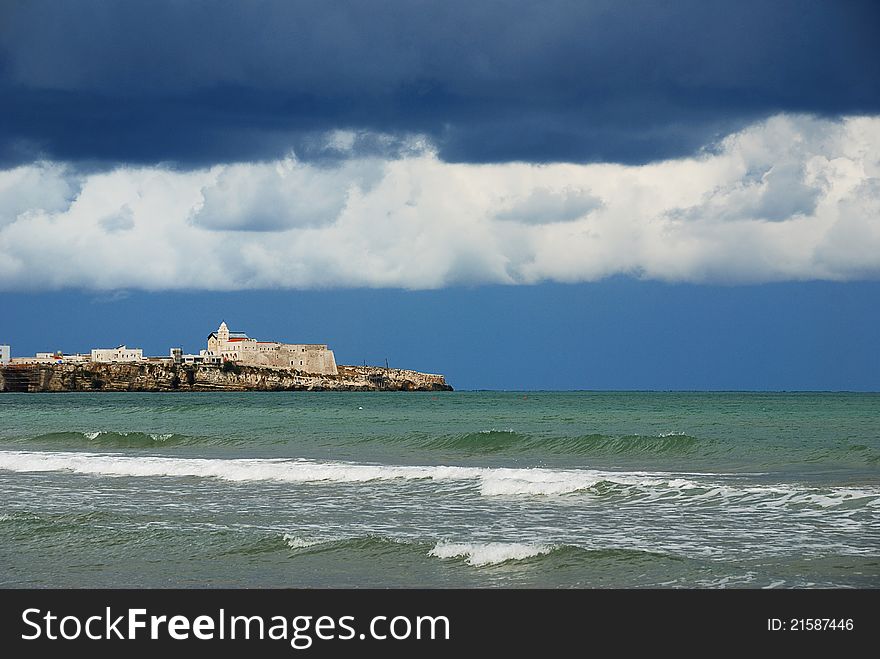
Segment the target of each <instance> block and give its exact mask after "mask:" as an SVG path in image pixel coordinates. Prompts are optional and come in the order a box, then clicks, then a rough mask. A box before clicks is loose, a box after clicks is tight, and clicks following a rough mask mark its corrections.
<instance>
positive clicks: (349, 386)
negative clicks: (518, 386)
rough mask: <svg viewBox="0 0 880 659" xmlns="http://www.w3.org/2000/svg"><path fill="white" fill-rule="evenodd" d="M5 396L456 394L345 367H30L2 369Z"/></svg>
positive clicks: (406, 376) (429, 382)
mask: <svg viewBox="0 0 880 659" xmlns="http://www.w3.org/2000/svg"><path fill="white" fill-rule="evenodd" d="M0 391H31V392H40V391H452V387H450V386H449V385H448V384H446V379H445V378H444V377H443V376H442V375H431V374H428V373H419V372H417V371H407V370H401V369H394V368H391V369H386V368H379V367H375V366H339V374H338V375H313V374H309V373H303V372H300V371H295V370H285V369H276V368H261V367H256V366H239V365H235V364H227V365H224V366H222V367H220V366H204V365H195V366H192V365H180V364H173V363H172V362H170V361H169V360H163V361H161V362H159V361H149V362H139V363H132V364H98V363H87V364H27V365H15V366H5V367H0Z"/></svg>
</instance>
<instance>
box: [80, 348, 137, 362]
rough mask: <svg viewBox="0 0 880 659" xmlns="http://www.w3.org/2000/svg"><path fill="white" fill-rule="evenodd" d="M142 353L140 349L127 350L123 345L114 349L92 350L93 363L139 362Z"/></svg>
mask: <svg viewBox="0 0 880 659" xmlns="http://www.w3.org/2000/svg"><path fill="white" fill-rule="evenodd" d="M143 360H144V351H143V350H142V349H141V348H128V347H126V346H125V345H121V346H116V347H115V348H92V361H93V362H104V363H109V362H141V361H143Z"/></svg>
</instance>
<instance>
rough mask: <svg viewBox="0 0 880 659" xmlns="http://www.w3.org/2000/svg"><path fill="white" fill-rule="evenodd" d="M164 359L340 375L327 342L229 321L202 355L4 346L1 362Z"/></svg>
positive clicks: (213, 335)
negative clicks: (265, 335) (270, 337)
mask: <svg viewBox="0 0 880 659" xmlns="http://www.w3.org/2000/svg"><path fill="white" fill-rule="evenodd" d="M143 361H162V362H171V363H177V364H205V365H214V366H222V365H223V364H224V363H226V362H232V363H235V364H241V365H244V366H263V367H267V368H283V369H291V370H296V371H302V372H305V373H315V374H320V375H337V373H338V371H337V368H336V358H335V356H334V355H333V351H332V350H330V349H329V348H328V347H327V346H326V345H324V344H313V343H281V342H278V341H258V340H257V339H252V338H251V337H249V336H248V335H247V334H246V333H244V332H232V331H230V330H229V327H227V325H226V323H225V322H223V323H220V327H219V328H218V329H217V331H216V332H211V333H210V334H209V335H208V344H207V347H206V348H205V349H203V350H200V351H199V354H197V355H196V354H184V352H183V350H182V349H181V348H171V350H170V353H169V356H167V357H144V351H143V350H142V349H140V348H129V347H127V346H125V345H120V346H116V347H115V348H95V349H93V350H92V351H91V352H90V353H83V354H64V353H62V352H38V353H37V354H36V355H35V356H34V357H12V356H11V354H10V347H9V346H8V345H0V364H2V365H15V364H84V363H87V362H97V363H133V362H143Z"/></svg>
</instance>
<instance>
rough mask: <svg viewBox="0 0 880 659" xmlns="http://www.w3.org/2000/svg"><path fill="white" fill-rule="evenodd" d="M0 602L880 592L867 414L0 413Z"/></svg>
mask: <svg viewBox="0 0 880 659" xmlns="http://www.w3.org/2000/svg"><path fill="white" fill-rule="evenodd" d="M0 586H2V587H77V588H87V587H88V588H92V587H112V588H117V587H149V588H154V587H162V588H164V587H209V588H211V587H270V588H273V587H285V588H287V587H307V588H311V587H316V588H327V587H358V588H359V587H379V588H399V587H400V588H410V587H412V588H415V587H424V588H446V587H464V588H497V587H501V588H627V589H629V588H739V587H746V588H829V587H835V588H837V587H840V588H877V587H880V394H870V393H865V394H860V393H727V392H717V393H716V392H711V393H697V392H678V393H677V392H485V391H473V392H470V391H461V392H434V393H431V392H424V393H421V392H420V393H412V392H408V393H402V392H345V393H337V392H248V393H231V392H222V393H97V394H88V393H63V394H16V393H7V394H0Z"/></svg>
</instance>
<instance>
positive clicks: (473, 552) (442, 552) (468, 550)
mask: <svg viewBox="0 0 880 659" xmlns="http://www.w3.org/2000/svg"><path fill="white" fill-rule="evenodd" d="M554 549H555V547H553V546H551V545H541V544H525V543H519V542H483V543H479V542H476V543H475V542H467V543H447V542H438V543H437V544H436V545H435V546H434V548H433V549H432V550H431V551H430V552H428V555H429V556H435V557H437V558H463V559H464V560H465V562H466V563H467V564H468V565H473V566H477V567H479V566H482V565H495V564H498V563H506V562H507V561H521V560H523V559H525V558H532V557H534V556H541V555H542V554H549V553H550V552H551V551H553V550H554Z"/></svg>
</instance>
